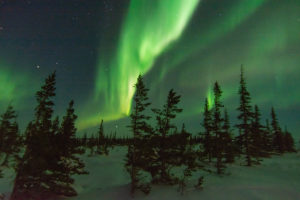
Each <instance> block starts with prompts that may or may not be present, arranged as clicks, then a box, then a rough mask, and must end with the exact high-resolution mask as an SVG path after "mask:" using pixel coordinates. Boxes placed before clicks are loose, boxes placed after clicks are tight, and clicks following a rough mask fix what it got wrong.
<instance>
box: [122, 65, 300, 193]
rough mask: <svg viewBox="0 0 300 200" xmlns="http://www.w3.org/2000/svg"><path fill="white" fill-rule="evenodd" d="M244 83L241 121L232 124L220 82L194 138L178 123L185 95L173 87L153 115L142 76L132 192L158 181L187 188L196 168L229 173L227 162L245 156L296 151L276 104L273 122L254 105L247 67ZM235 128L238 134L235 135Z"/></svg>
mask: <svg viewBox="0 0 300 200" xmlns="http://www.w3.org/2000/svg"><path fill="white" fill-rule="evenodd" d="M239 85H240V86H239V90H238V94H239V97H240V104H239V106H238V108H237V110H238V111H239V115H238V121H239V122H238V124H236V125H234V126H233V127H231V124H230V120H229V115H228V112H227V110H226V108H225V106H224V104H223V102H222V90H221V87H220V85H219V84H218V82H215V84H214V89H213V93H214V105H209V104H208V100H207V99H205V105H204V114H203V119H202V122H201V124H202V127H203V129H204V131H201V133H200V134H199V137H196V138H192V135H191V133H188V132H187V131H186V129H185V126H184V124H183V125H182V129H181V131H178V130H179V129H178V128H177V127H176V125H175V124H174V119H175V118H176V116H177V114H179V113H180V112H182V109H181V108H179V107H178V103H179V102H180V95H178V94H176V92H175V91H174V90H173V89H171V90H170V91H169V93H168V96H167V99H166V101H165V104H164V105H163V106H162V108H154V109H153V108H152V109H151V110H152V112H153V115H154V116H148V115H147V114H146V113H149V112H147V111H148V110H149V106H150V102H149V99H148V96H147V95H148V91H149V90H148V89H147V88H146V86H145V85H144V82H143V78H142V76H139V77H138V79H137V83H136V84H135V89H136V93H135V96H134V99H133V109H132V113H131V115H130V118H131V123H130V125H129V128H130V129H131V132H132V134H133V139H132V140H131V142H130V143H129V146H128V153H127V157H126V164H125V167H126V169H127V171H128V173H129V175H130V178H131V194H132V195H134V194H135V192H136V190H141V191H143V192H144V193H146V194H147V193H149V192H150V190H151V185H152V184H170V185H173V184H178V185H179V191H180V192H181V193H183V192H184V191H185V187H186V180H187V178H188V177H189V176H192V173H193V172H194V171H196V170H204V171H211V165H214V166H215V168H216V173H217V174H224V173H225V169H226V164H227V163H233V162H234V161H235V159H236V158H241V157H244V165H246V166H252V165H255V164H259V163H260V161H261V159H262V158H264V157H268V156H270V155H272V154H282V153H284V152H295V151H296V150H295V147H294V140H293V137H292V135H291V134H290V133H289V132H288V131H287V129H286V128H285V130H284V131H283V130H282V128H281V127H280V125H279V122H278V119H277V116H276V113H275V110H274V108H272V109H271V124H269V122H268V120H267V121H266V124H264V125H263V124H262V123H261V113H260V110H259V108H258V106H257V105H254V106H253V105H252V104H251V96H250V93H249V91H248V89H247V85H246V81H245V78H244V71H243V68H241V75H240V84H239ZM211 106H212V109H210V107H211ZM151 117H152V118H154V119H155V120H156V125H155V126H152V125H151V124H150V119H151ZM234 128H236V129H237V130H238V133H239V134H238V135H235V134H234ZM207 166H209V167H207ZM176 169H177V173H176V172H175V171H176ZM178 169H181V171H182V174H180V173H178ZM202 183H203V177H202V176H201V177H199V179H198V183H197V184H196V185H195V187H196V188H201V185H202Z"/></svg>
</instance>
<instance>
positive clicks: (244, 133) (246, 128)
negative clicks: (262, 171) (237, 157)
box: [236, 67, 253, 166]
mask: <svg viewBox="0 0 300 200" xmlns="http://www.w3.org/2000/svg"><path fill="white" fill-rule="evenodd" d="M239 95H240V105H239V107H238V108H237V110H238V111H239V112H240V113H239V115H238V119H239V120H240V123H239V124H237V125H236V126H237V127H238V128H239V130H240V133H241V135H240V138H239V139H240V142H241V145H242V147H241V149H243V148H244V149H245V154H246V163H247V166H251V165H252V161H251V149H250V148H249V145H250V134H251V121H252V116H253V114H252V107H251V105H250V103H251V98H250V93H249V92H248V90H247V86H246V81H245V78H244V70H243V67H241V75H240V88H239Z"/></svg>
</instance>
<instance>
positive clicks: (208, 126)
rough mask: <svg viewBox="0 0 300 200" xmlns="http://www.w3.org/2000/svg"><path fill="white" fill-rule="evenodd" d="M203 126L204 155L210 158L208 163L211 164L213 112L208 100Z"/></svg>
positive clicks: (205, 106)
mask: <svg viewBox="0 0 300 200" xmlns="http://www.w3.org/2000/svg"><path fill="white" fill-rule="evenodd" d="M202 126H203V127H204V130H205V132H204V138H203V146H204V154H205V155H206V156H208V161H209V162H211V159H212V148H213V136H212V116H211V111H210V110H209V105H208V100H207V98H206V99H205V105H204V118H203V123H202Z"/></svg>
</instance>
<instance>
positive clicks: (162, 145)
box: [152, 89, 182, 184]
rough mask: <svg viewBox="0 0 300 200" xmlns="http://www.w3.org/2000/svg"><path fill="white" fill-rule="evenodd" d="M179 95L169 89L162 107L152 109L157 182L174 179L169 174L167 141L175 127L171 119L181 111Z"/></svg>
mask: <svg viewBox="0 0 300 200" xmlns="http://www.w3.org/2000/svg"><path fill="white" fill-rule="evenodd" d="M180 97H181V96H180V95H177V94H176V92H174V90H173V89H171V90H170V91H169V94H168V97H167V101H166V103H165V104H164V106H163V108H162V109H152V111H153V112H154V113H155V114H156V121H157V130H156V131H157V135H158V138H159V145H158V148H157V152H158V158H157V161H156V164H157V165H158V174H159V178H158V179H157V182H162V183H168V184H169V183H172V182H173V181H174V180H173V178H172V177H171V175H170V174H169V170H170V168H171V167H172V164H170V163H169V162H170V160H169V158H170V153H171V150H172V147H171V146H170V145H172V144H170V143H168V138H169V136H170V134H171V131H172V130H174V129H176V126H175V125H174V124H173V123H172V121H171V120H173V119H175V118H176V115H177V114H178V113H180V112H182V109H181V108H178V105H177V104H178V103H179V102H180Z"/></svg>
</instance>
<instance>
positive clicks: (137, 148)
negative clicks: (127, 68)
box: [125, 75, 152, 195]
mask: <svg viewBox="0 0 300 200" xmlns="http://www.w3.org/2000/svg"><path fill="white" fill-rule="evenodd" d="M135 89H136V92H135V95H134V98H133V100H134V104H133V110H132V113H131V114H130V118H131V124H130V125H129V128H130V129H131V131H132V133H133V140H132V142H131V143H130V144H129V146H128V153H127V156H126V163H125V167H126V169H127V171H128V173H129V175H130V178H131V194H132V195H134V193H135V191H136V190H137V189H141V190H142V191H143V192H145V193H148V192H149V191H150V186H149V185H148V184H147V183H143V182H142V180H141V173H140V172H141V170H142V169H143V168H145V166H144V165H145V164H148V161H147V156H146V155H147V154H149V149H150V148H151V147H149V146H146V145H144V144H143V138H145V137H147V136H149V134H150V133H151V131H152V130H151V127H150V125H149V124H148V120H149V119H150V117H149V116H148V115H146V114H145V111H146V109H147V107H148V106H149V105H150V103H149V102H148V90H149V89H147V88H146V87H145V85H144V82H143V77H142V76H141V75H139V76H138V78H137V83H136V84H135Z"/></svg>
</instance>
